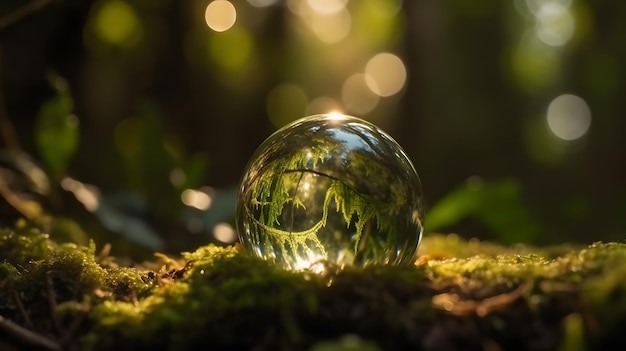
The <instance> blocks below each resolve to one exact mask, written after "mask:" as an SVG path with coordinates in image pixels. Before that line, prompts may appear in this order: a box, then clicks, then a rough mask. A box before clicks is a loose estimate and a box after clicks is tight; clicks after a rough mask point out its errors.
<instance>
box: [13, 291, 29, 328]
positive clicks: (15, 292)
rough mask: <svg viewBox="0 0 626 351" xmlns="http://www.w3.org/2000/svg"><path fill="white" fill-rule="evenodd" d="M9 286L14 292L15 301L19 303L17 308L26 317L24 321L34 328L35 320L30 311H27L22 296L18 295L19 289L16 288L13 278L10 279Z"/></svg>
mask: <svg viewBox="0 0 626 351" xmlns="http://www.w3.org/2000/svg"><path fill="white" fill-rule="evenodd" d="M9 288H10V289H11V293H12V294H13V300H14V301H15V304H16V305H17V309H18V310H20V313H21V314H22V317H23V318H24V322H26V325H27V326H28V327H29V328H32V327H33V321H31V320H30V317H29V316H28V313H26V309H25V308H24V304H23V303H22V300H21V299H20V297H19V296H18V295H17V290H16V289H15V286H14V285H13V281H11V280H9Z"/></svg>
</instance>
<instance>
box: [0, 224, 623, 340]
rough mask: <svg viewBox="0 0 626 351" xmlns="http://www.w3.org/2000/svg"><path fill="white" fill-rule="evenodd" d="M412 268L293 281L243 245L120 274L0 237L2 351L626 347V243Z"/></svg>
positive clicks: (477, 253)
mask: <svg viewBox="0 0 626 351" xmlns="http://www.w3.org/2000/svg"><path fill="white" fill-rule="evenodd" d="M420 251H421V257H420V259H419V260H418V262H417V264H416V265H415V266H410V267H391V266H372V267H367V268H364V269H361V268H346V269H339V268H338V267H333V266H330V265H325V266H324V265H321V264H320V266H319V267H316V268H324V270H325V271H324V273H322V274H317V273H314V272H288V271H284V270H282V269H279V268H276V267H274V266H272V265H271V264H269V263H267V262H264V261H262V260H259V259H256V258H254V257H251V256H249V255H247V254H245V253H242V252H240V251H239V250H237V249H235V248H234V247H229V248H219V247H215V246H206V247H201V248H199V249H198V250H196V251H195V252H191V253H183V254H182V255H181V257H179V258H170V257H167V256H164V255H159V256H157V259H156V260H155V262H150V263H144V264H141V265H137V266H136V267H135V268H132V267H123V266H121V264H120V263H118V262H117V261H116V260H115V259H114V258H112V257H110V256H108V255H107V254H106V250H104V251H102V250H100V251H99V250H97V248H96V247H95V245H93V244H91V245H89V246H87V247H81V246H77V245H74V244H57V243H55V242H53V241H51V240H50V239H48V237H47V236H46V235H45V234H43V233H41V232H39V231H36V230H31V229H18V230H14V229H3V230H0V258H1V261H0V349H1V350H4V349H7V350H23V349H33V350H38V349H44V350H45V349H70V350H72V349H73V350H112V349H115V350H196V349H206V350H220V349H224V350H235V349H237V350H313V351H331V350H405V349H411V350H493V351H496V350H586V349H589V350H596V349H608V348H610V349H616V348H618V347H621V346H624V345H626V342H625V341H624V340H626V338H624V336H623V335H622V334H623V332H624V331H626V327H623V325H624V322H626V245H624V244H618V243H606V244H602V243H596V244H593V245H591V246H588V247H568V246H561V247H554V248H545V249H534V248H529V247H525V246H515V247H511V248H505V247H501V246H498V245H495V244H490V243H479V242H476V241H465V240H462V239H460V238H459V237H457V236H454V235H448V236H444V235H431V236H427V237H426V238H425V239H424V241H423V244H422V247H421V249H420Z"/></svg>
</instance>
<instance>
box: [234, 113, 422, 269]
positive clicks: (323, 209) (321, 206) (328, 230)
mask: <svg viewBox="0 0 626 351" xmlns="http://www.w3.org/2000/svg"><path fill="white" fill-rule="evenodd" d="M421 194H422V193H421V184H420V180H419V177H418V175H417V173H416V172H415V168H414V167H413V165H412V163H411V161H410V160H409V158H408V157H407V156H406V154H405V153H404V151H403V150H402V148H401V147H400V146H399V145H398V144H397V143H396V142H395V141H394V140H393V139H392V138H391V137H390V136H389V135H387V134H386V133H385V132H383V131H381V130H380V129H379V128H377V127H376V126H374V125H372V124H371V123H368V122H365V121H363V120H361V119H358V118H355V117H349V116H343V115H316V116H311V117H305V118H302V119H300V120H297V121H295V122H294V123H292V124H290V125H288V126H286V127H283V128H282V129H280V130H278V131H277V132H276V133H274V134H272V135H271V136H270V137H269V138H268V139H267V140H265V141H264V142H263V143H262V144H261V146H260V147H259V148H258V149H257V151H256V152H255V154H254V155H253V156H252V159H251V160H250V162H249V163H248V166H247V169H246V172H245V173H244V176H243V178H242V181H241V186H240V188H239V195H238V199H237V228H238V232H239V238H240V240H241V243H242V244H243V246H244V247H245V248H246V249H247V250H248V251H249V252H251V253H253V254H254V255H257V256H259V257H262V258H264V259H267V260H270V261H273V262H275V263H276V264H278V265H280V266H282V267H284V268H288V269H296V270H297V269H305V268H309V267H310V266H311V265H313V264H315V263H317V262H319V261H329V262H333V263H337V264H339V265H345V264H348V265H358V266H366V265H369V264H405V263H406V264H409V263H413V262H414V260H415V256H416V251H417V247H418V245H419V242H420V239H421V237H422V229H423V228H422V222H423V207H422V198H421V196H422V195H421Z"/></svg>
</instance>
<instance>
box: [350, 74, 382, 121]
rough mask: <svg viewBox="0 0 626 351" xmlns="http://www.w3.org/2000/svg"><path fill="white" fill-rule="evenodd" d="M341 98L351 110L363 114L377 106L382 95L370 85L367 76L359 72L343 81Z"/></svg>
mask: <svg viewBox="0 0 626 351" xmlns="http://www.w3.org/2000/svg"><path fill="white" fill-rule="evenodd" d="M341 100H342V101H343V105H344V106H345V107H346V109H347V110H348V111H349V112H351V113H354V114H356V115H361V114H365V113H368V112H370V111H372V110H373V109H374V108H376V106H377V105H378V102H379V101H380V97H379V96H378V95H377V94H375V93H374V92H372V90H371V89H370V88H369V87H368V83H367V76H366V75H365V74H363V73H357V74H354V75H352V76H350V77H348V79H346V81H345V82H344V83H343V88H342V89H341Z"/></svg>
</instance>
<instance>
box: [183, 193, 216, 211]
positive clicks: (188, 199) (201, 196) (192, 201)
mask: <svg viewBox="0 0 626 351" xmlns="http://www.w3.org/2000/svg"><path fill="white" fill-rule="evenodd" d="M180 200H181V201H182V202H183V204H185V205H187V206H189V207H193V208H195V209H198V210H202V211H204V210H208V209H209V207H211V203H212V202H213V199H212V198H211V196H209V194H207V193H206V192H204V191H202V190H195V189H185V190H184V191H183V192H182V193H181V194H180Z"/></svg>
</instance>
